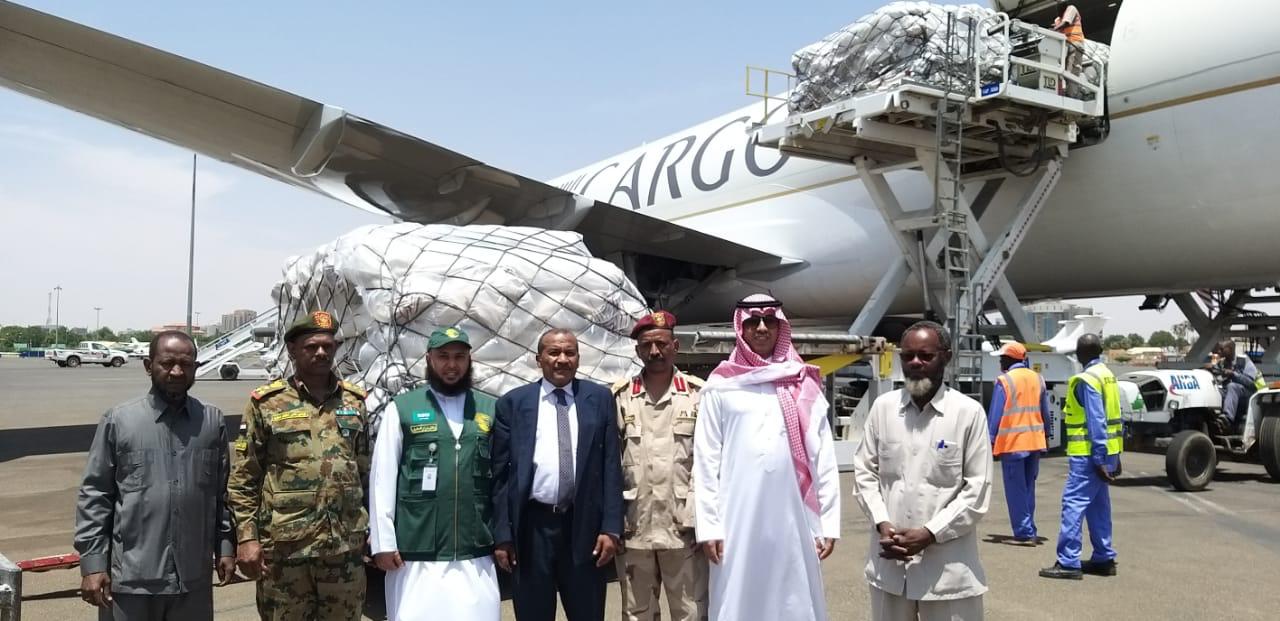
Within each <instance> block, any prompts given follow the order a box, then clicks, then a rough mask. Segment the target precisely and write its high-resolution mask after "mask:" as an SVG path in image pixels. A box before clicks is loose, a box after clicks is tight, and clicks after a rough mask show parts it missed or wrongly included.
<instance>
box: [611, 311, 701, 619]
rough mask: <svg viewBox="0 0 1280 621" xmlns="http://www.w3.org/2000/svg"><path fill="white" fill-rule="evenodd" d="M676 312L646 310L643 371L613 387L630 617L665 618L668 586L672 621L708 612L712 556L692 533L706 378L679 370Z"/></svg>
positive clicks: (635, 334)
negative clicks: (697, 428) (663, 595)
mask: <svg viewBox="0 0 1280 621" xmlns="http://www.w3.org/2000/svg"><path fill="white" fill-rule="evenodd" d="M675 326H676V318H675V315H672V314H671V313H668V312H666V311H658V312H656V313H652V314H650V315H646V316H645V317H644V318H643V319H641V320H640V321H639V322H638V323H636V326H635V329H633V330H632V332H631V338H633V339H636V354H637V355H638V356H640V359H641V360H643V361H644V370H643V371H641V373H640V375H637V376H635V377H634V378H632V379H630V380H623V381H621V382H619V383H617V384H614V386H613V394H614V397H615V399H616V400H617V402H618V429H619V431H620V432H621V433H622V436H623V438H622V476H623V493H622V497H623V499H624V500H625V502H626V509H627V511H626V529H625V533H624V534H623V550H624V551H623V552H622V554H620V555H619V556H618V561H617V562H618V578H619V584H620V585H621V587H622V600H623V618H624V619H627V620H628V621H642V620H643V621H649V620H657V619H660V618H661V617H662V615H661V613H660V612H659V610H658V589H659V588H660V587H662V588H665V589H666V592H667V602H668V605H669V606H670V608H671V610H670V613H671V614H670V618H671V619H672V620H673V621H695V620H697V621H701V620H705V619H706V618H707V559H706V557H705V556H704V555H703V553H702V550H701V548H700V547H699V546H697V545H696V542H695V540H694V534H693V526H694V521H693V506H694V505H693V492H692V485H691V481H690V471H691V470H692V468H693V429H694V423H695V421H696V420H697V416H698V388H699V387H701V386H702V380H700V379H698V378H696V377H693V376H691V375H685V374H684V373H681V372H680V371H679V370H677V369H676V368H675V358H676V352H677V351H678V350H679V343H678V342H677V341H676V340H675V333H674V332H673V329H674V328H675Z"/></svg>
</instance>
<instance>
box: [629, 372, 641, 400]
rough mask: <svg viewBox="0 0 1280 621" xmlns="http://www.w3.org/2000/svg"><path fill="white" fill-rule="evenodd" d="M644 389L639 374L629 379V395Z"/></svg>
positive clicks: (635, 394) (634, 394) (637, 393)
mask: <svg viewBox="0 0 1280 621" xmlns="http://www.w3.org/2000/svg"><path fill="white" fill-rule="evenodd" d="M643 390H644V380H643V379H641V378H640V376H639V375H637V376H635V378H634V379H632V380H631V396H633V397H635V396H637V395H639V394H640V392H641V391H643Z"/></svg>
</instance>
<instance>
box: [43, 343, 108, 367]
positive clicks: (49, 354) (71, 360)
mask: <svg viewBox="0 0 1280 621" xmlns="http://www.w3.org/2000/svg"><path fill="white" fill-rule="evenodd" d="M44 357H45V359H47V360H52V361H53V362H54V364H57V365H58V366H60V367H78V366H80V365H82V364H100V365H102V366H104V367H119V366H124V363H126V362H128V361H129V354H128V353H127V352H124V351H120V350H118V349H111V348H110V347H107V346H106V344H105V343H101V342H99V341H80V344H79V345H76V348H75V349H50V350H49V351H46V352H45V354H44Z"/></svg>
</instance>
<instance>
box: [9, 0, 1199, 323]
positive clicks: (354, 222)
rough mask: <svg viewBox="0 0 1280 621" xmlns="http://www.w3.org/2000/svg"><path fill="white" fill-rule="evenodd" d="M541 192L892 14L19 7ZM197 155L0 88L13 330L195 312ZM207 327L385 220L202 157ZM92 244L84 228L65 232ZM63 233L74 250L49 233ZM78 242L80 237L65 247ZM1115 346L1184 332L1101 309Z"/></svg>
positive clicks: (728, 6) (645, 7) (476, 6)
mask: <svg viewBox="0 0 1280 621" xmlns="http://www.w3.org/2000/svg"><path fill="white" fill-rule="evenodd" d="M23 4H26V5H27V6H31V7H33V8H36V9H38V10H42V11H46V12H50V13H53V14H55V15H58V16H60V17H64V18H67V19H71V20H74V21H78V22H81V23H85V24H88V25H90V26H92V27H95V28H98V29H101V30H105V31H107V32H111V33H113V34H117V35H121V36H124V37H127V38H130V39H134V40H136V41H139V42H142V43H145V44H147V45H151V46H155V47H159V48H161V49H165V50H168V51H171V52H174V53H177V54H180V55H183V56H187V57H189V58H193V59H195V60H198V61H201V62H204V63H207V64H210V65H213V66H215V67H219V68H222V69H225V70H228V71H231V72H233V73H237V74H240V75H243V76H246V77H249V78H252V79H255V80H258V81H261V82H264V83H267V84H271V85H273V86H276V87H278V88H282V89H284V90H287V91H291V92H294V93H297V94H300V95H303V96H305V97H309V98H311V99H315V100H319V101H323V102H326V103H330V104H334V105H338V106H341V107H343V108H345V109H347V110H349V111H351V112H352V113H354V114H358V115H360V116H363V117H366V118H370V119H373V120H375V121H378V122H380V123H383V124H386V125H389V126H391V127H395V128H397V129H400V130H402V131H406V132H408V133H410V134H414V135H416V136H419V137H421V138H424V139H427V140H430V141H432V142H436V143H438V144H441V145H443V146H446V147H448V148H451V149H453V150H456V151H461V152H463V153H467V154H468V155H471V156H473V157H476V158H479V159H481V160H484V161H486V162H488V163H490V164H493V165H496V166H500V167H504V168H508V169H511V170H513V171H516V172H519V173H522V174H526V175H529V176H532V177H536V178H550V177H553V176H555V175H557V174H559V173H563V172H567V171H569V170H572V169H574V168H576V167H578V166H582V165H584V164H588V163H590V162H594V161H596V160H599V159H603V158H605V157H607V156H609V155H612V154H614V153H617V152H621V151H624V150H626V149H629V148H632V147H635V146H637V145H639V144H641V143H643V142H644V141H645V140H647V139H655V138H658V137H661V136H663V135H666V134H668V133H670V132H673V131H676V130H678V129H681V128H683V127H688V126H692V125H695V124H697V123H698V122H700V121H703V120H705V119H708V118H711V117H713V116H715V115H717V114H720V113H723V112H726V111H728V110H730V109H733V108H735V107H738V106H741V105H744V104H745V103H749V102H750V99H749V98H747V97H746V96H745V95H744V94H743V67H744V66H745V65H748V64H751V65H762V66H769V67H776V68H787V67H788V66H789V63H790V55H791V53H792V52H793V51H795V50H796V49H798V48H800V47H802V46H804V45H807V44H809V43H812V42H813V41H816V40H818V39H820V38H822V37H823V36H825V35H826V34H828V33H829V32H831V31H833V30H835V29H837V28H839V27H840V26H842V25H844V24H847V23H849V22H852V21H854V20H855V19H857V18H858V17H860V16H861V15H863V14H864V13H866V12H868V11H869V10H871V9H874V8H875V7H877V6H879V5H881V4H883V2H879V1H865V0H861V1H847V0H846V1H844V2H807V3H804V4H803V5H786V8H784V5H782V4H779V3H776V2H773V3H764V2H745V1H744V2H733V3H697V2H648V3H625V4H624V3H586V2H582V3H568V2H540V3H501V4H499V3H438V2H430V3H429V2H407V1H406V2H373V1H368V2H360V3H337V2H329V3H325V2H297V1H273V2H253V3H249V2H229V3H204V4H199V5H196V4H193V3H159V2H136V1H126V0H115V1H113V2H100V1H89V0H59V1H57V2H53V1H37V0H26V1H25V2H23ZM190 165H191V155H190V153H189V152H187V151H184V150H182V149H178V148H175V147H171V146H169V145H167V144H163V143H160V142H158V141H155V140H152V139H149V138H145V137H143V136H141V135H138V134H134V133H132V132H129V131H127V130H123V129H118V128H115V127H113V126H109V125H107V124H104V123H101V122H99V121H96V120H93V119H90V118H88V117H83V116H80V115H78V114H75V113H72V112H68V111H65V110H62V109H60V108H57V107H55V106H53V105H50V104H46V103H43V102H40V101H37V100H34V99H30V98H27V97H24V96H21V95H17V94H15V93H12V92H10V91H0V231H3V232H4V236H3V238H0V263H2V264H4V265H6V266H15V265H16V266H21V267H20V268H19V269H7V270H5V271H4V273H3V274H0V286H2V287H3V290H4V291H5V296H4V300H5V302H4V303H3V304H2V305H0V324H10V323H21V324H39V323H42V322H43V321H44V318H45V311H46V302H47V293H48V292H49V291H50V290H51V289H52V288H53V287H54V286H55V285H59V284H60V285H61V286H62V287H63V291H62V305H61V315H62V321H63V323H64V324H66V325H73V326H88V327H93V326H94V311H93V307H94V306H101V307H103V311H102V324H103V325H108V326H111V327H114V328H122V327H129V328H145V327H149V326H151V325H154V324H158V323H162V322H169V321H180V320H182V319H183V318H184V317H185V309H186V273H187V272H186V269H187V268H186V257H187V245H186V239H187V237H186V236H187V228H186V227H187V214H188V208H189V206H188V205H189V203H188V201H189V193H190V186H189V182H190V181H189V180H190V176H189V175H190ZM200 166H201V172H200V175H199V188H200V189H199V192H198V209H199V215H198V223H199V224H198V226H199V228H198V232H197V242H196V252H197V257H196V292H195V310H196V311H198V312H200V313H201V317H200V321H201V323H206V324H207V323H211V322H213V321H216V319H217V317H218V315H220V314H221V313H224V312H229V311H231V310H233V309H235V308H253V309H261V308H265V307H267V306H269V305H270V298H269V291H270V287H271V285H272V284H273V283H274V282H275V281H276V280H277V279H278V277H279V267H278V266H280V265H282V264H283V262H284V259H285V258H286V257H288V256H290V255H293V254H298V253H301V252H305V251H308V250H310V249H312V248H314V247H316V246H319V245H321V244H323V243H326V242H328V241H331V240H332V239H333V238H335V237H337V236H338V235H341V234H342V233H344V232H346V231H348V230H350V229H352V228H355V227H357V226H360V225H363V224H368V223H375V222H381V221H385V220H383V219H380V218H379V217H378V216H376V215H372V214H367V213H364V212H360V211H357V210H355V209H352V208H350V207H347V206H344V205H341V204H339V203H336V202H334V201H331V200H329V199H325V198H322V197H319V196H316V195H311V194H309V193H307V192H304V191H300V190H297V189H294V188H290V187H286V186H284V185H283V184H280V183H277V182H274V181H271V180H268V179H266V178H263V177H260V176H258V175H255V174H252V173H249V172H246V171H243V170H240V169H237V168H233V167H230V166H226V165H223V164H220V163H217V162H213V161H211V160H205V159H201V163H200ZM77 230H80V231H82V233H74V234H71V233H68V232H73V231H77ZM53 231H58V232H60V233H61V234H59V235H56V236H55V235H54V234H53ZM67 234H71V235H72V237H73V238H71V239H68V238H67ZM1095 306H1097V307H1099V308H1100V310H1102V311H1103V312H1107V313H1109V314H1111V315H1112V316H1113V317H1114V318H1115V319H1114V320H1113V322H1112V324H1111V326H1109V327H1110V328H1111V330H1110V331H1124V332H1130V331H1139V332H1143V333H1146V332H1149V331H1150V330H1151V329H1153V325H1154V324H1159V325H1158V326H1156V327H1164V326H1166V325H1168V324H1171V323H1174V322H1177V321H1180V320H1181V317H1180V316H1179V315H1177V313H1176V311H1173V312H1166V313H1164V314H1162V315H1159V316H1154V315H1151V314H1150V313H1143V314H1141V315H1139V314H1138V313H1137V312H1136V311H1131V310H1128V309H1133V308H1136V301H1135V300H1132V299H1126V300H1123V301H1107V302H1105V303H1095Z"/></svg>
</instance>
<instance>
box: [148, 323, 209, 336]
mask: <svg viewBox="0 0 1280 621" xmlns="http://www.w3.org/2000/svg"><path fill="white" fill-rule="evenodd" d="M165 330H177V331H179V332H186V331H187V322H185V321H182V322H178V323H166V324H164V325H162V326H152V328H151V333H152V334H156V333H157V332H164V331H165ZM191 336H205V332H204V328H202V327H200V326H191Z"/></svg>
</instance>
